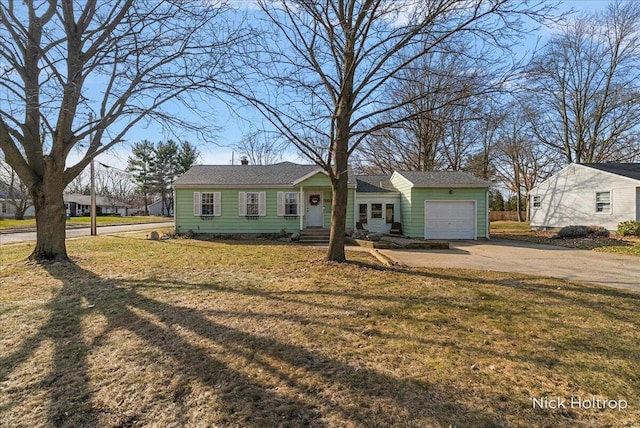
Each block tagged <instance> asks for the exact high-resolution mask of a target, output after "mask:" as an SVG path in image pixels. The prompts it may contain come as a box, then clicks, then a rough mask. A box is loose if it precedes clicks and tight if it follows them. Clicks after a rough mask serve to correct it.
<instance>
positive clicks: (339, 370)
mask: <svg viewBox="0 0 640 428" xmlns="http://www.w3.org/2000/svg"><path fill="white" fill-rule="evenodd" d="M30 249H31V248H30V245H25V244H21V245H16V246H3V247H1V248H0V252H1V255H2V260H1V262H2V265H1V267H0V283H1V284H2V285H1V286H0V287H1V288H0V325H1V326H2V328H1V329H0V421H2V424H5V425H6V426H63V427H83V426H86V427H94V426H106V427H124V426H163V427H164V426H224V427H226V426H243V427H264V426H295V427H297V426H314V427H325V426H326V427H356V426H358V427H359V426H371V427H376V426H379V427H387V426H409V427H429V426H445V427H446V426H450V425H452V426H456V427H467V426H469V427H471V426H473V427H493V426H522V427H530V426H553V427H556V426H560V427H562V426H566V427H575V426H584V427H587V426H589V427H591V426H628V427H631V426H638V425H637V421H638V420H640V401H639V398H638V391H639V390H640V370H639V368H638V356H639V355H640V333H639V331H640V329H639V321H638V314H639V313H640V295H638V294H637V293H630V292H626V291H617V290H614V289H608V288H600V287H596V286H590V285H584V284H578V283H572V282H567V281H561V280H552V279H541V278H536V277H529V276H523V275H513V274H502V273H487V272H481V273H479V272H472V271H462V270H417V269H398V268H383V267H381V266H380V265H379V264H378V263H377V260H375V259H374V258H372V257H370V256H369V255H368V254H363V253H350V254H348V255H349V257H350V258H351V259H352V262H350V263H346V264H335V263H328V262H324V261H322V256H323V250H322V249H316V248H309V247H300V246H290V245H289V246H287V245H275V244H269V243H244V242H243V243H235V242H225V243H211V242H202V241H197V240H170V241H147V240H144V239H141V238H135V237H131V235H128V236H127V237H126V238H125V237H98V238H93V239H80V240H73V241H70V242H69V252H70V254H74V255H75V256H74V261H75V263H58V264H52V265H33V264H27V263H25V262H22V261H20V260H21V259H22V258H24V257H26V255H28V253H29V251H30ZM594 395H595V396H597V397H602V398H608V399H612V400H623V399H624V400H627V401H628V408H627V409H625V410H621V411H618V410H601V411H595V410H591V409H590V410H586V409H579V408H573V409H572V408H567V409H560V410H552V409H534V408H533V406H532V397H541V396H548V397H550V398H555V397H564V398H566V399H567V400H569V399H570V397H571V396H581V397H583V398H591V397H592V396H594Z"/></svg>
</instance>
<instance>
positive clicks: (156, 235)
mask: <svg viewBox="0 0 640 428" xmlns="http://www.w3.org/2000/svg"><path fill="white" fill-rule="evenodd" d="M149 239H150V240H152V241H158V240H160V234H159V233H158V232H157V231H155V230H152V231H151V233H150V234H149Z"/></svg>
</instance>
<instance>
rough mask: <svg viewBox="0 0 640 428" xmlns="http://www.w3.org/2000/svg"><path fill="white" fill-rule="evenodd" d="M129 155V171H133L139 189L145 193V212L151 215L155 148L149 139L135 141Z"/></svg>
mask: <svg viewBox="0 0 640 428" xmlns="http://www.w3.org/2000/svg"><path fill="white" fill-rule="evenodd" d="M131 153H132V155H131V156H129V159H128V166H127V171H129V172H131V173H132V174H133V176H134V179H135V181H136V183H137V184H138V191H139V192H141V193H142V194H143V195H144V214H145V215H149V193H150V192H152V191H153V171H152V168H153V164H154V162H155V148H154V146H153V143H152V142H151V141H148V140H144V141H140V142H138V143H135V144H134V146H133V149H132V150H131Z"/></svg>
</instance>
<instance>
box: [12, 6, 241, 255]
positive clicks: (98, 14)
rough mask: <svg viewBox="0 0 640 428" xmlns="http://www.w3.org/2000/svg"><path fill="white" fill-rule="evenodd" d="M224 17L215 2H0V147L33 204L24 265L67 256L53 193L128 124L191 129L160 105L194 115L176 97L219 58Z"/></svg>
mask: <svg viewBox="0 0 640 428" xmlns="http://www.w3.org/2000/svg"><path fill="white" fill-rule="evenodd" d="M222 1H224V0H222ZM224 10H225V8H224V5H223V4H221V3H219V2H216V1H215V0H214V1H209V2H206V3H205V2H185V1H182V0H165V1H161V2H159V1H156V0H135V1H134V0H105V1H103V0H100V1H98V0H86V1H82V2H78V1H74V0H58V1H54V0H48V1H44V0H43V1H34V0H25V1H20V2H17V1H9V2H5V1H3V2H0V63H1V64H2V65H3V68H2V70H1V71H0V76H1V78H0V88H1V89H2V91H1V92H0V100H1V101H0V148H1V149H2V151H3V152H4V154H5V157H6V161H7V162H8V163H9V164H10V165H11V166H12V167H13V169H14V170H15V171H16V173H17V174H18V176H19V177H20V178H21V180H22V181H23V182H24V183H25V184H26V185H27V186H28V188H29V194H30V196H31V199H32V201H33V203H34V206H35V211H36V222H37V243H36V246H35V249H34V250H33V253H32V254H31V256H30V258H31V259H36V260H41V259H66V258H67V251H66V245H65V210H64V204H63V199H62V193H63V190H64V188H65V187H66V185H67V184H69V183H70V182H71V181H72V180H73V179H74V178H75V177H76V176H78V174H80V173H81V171H82V170H83V169H84V168H85V167H86V166H87V165H88V164H89V163H90V161H91V159H93V158H95V157H96V156H97V155H98V154H100V153H102V152H104V151H106V150H109V149H110V148H111V147H113V146H114V145H115V144H117V143H119V142H120V141H122V139H123V138H124V137H125V135H126V134H127V132H128V131H129V130H130V129H131V128H132V127H134V126H136V125H137V124H141V123H142V124H145V123H148V122H149V121H161V122H163V123H165V124H167V123H171V125H172V126H179V127H184V126H189V125H192V124H190V123H188V122H186V121H184V120H181V119H180V117H179V116H178V115H176V114H174V113H171V112H169V111H167V110H163V109H162V107H163V106H166V108H169V106H173V108H178V107H180V108H181V109H183V110H185V109H186V110H189V109H192V110H195V112H196V113H199V112H200V111H201V106H198V108H197V110H196V109H195V108H193V106H194V103H192V102H187V101H188V100H187V98H186V96H187V94H188V93H189V92H188V91H189V89H191V88H194V87H198V86H201V83H202V79H201V77H200V76H199V74H198V72H199V70H200V69H201V67H200V64H199V62H200V61H201V58H203V56H204V55H207V57H208V58H218V59H220V55H221V52H224V51H225V50H224V45H225V43H226V42H225V40H224V39H223V38H224V37H226V35H228V34H229V32H228V31H226V29H225V28H223V27H224V26H225V25H227V21H224V20H221V19H219V18H220V15H221V14H222V13H223V12H224ZM218 37H220V39H218ZM222 63H223V62H218V65H217V66H215V65H214V67H216V70H217V73H216V75H219V74H220V73H221V71H220V68H219V67H221V66H222V65H221V64H222ZM209 67H210V68H211V67H212V65H211V64H209ZM208 71H211V70H210V69H209V70H208ZM209 77H210V76H209ZM192 126H193V125H192ZM87 141H88V142H89V144H86V142H87ZM81 142H85V144H84V147H85V148H84V149H83V152H84V155H83V156H82V158H81V159H80V160H79V161H78V162H77V163H76V164H74V165H71V166H67V165H66V163H67V158H68V155H69V153H70V152H71V150H72V149H73V148H74V147H80V146H81V144H80V143H81Z"/></svg>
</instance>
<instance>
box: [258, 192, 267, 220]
mask: <svg viewBox="0 0 640 428" xmlns="http://www.w3.org/2000/svg"><path fill="white" fill-rule="evenodd" d="M258 215H259V216H261V217H264V216H266V215H267V193H266V192H260V193H258Z"/></svg>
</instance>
